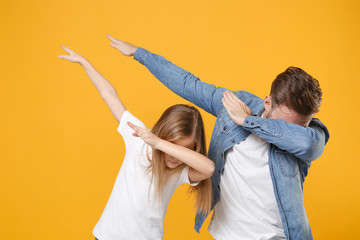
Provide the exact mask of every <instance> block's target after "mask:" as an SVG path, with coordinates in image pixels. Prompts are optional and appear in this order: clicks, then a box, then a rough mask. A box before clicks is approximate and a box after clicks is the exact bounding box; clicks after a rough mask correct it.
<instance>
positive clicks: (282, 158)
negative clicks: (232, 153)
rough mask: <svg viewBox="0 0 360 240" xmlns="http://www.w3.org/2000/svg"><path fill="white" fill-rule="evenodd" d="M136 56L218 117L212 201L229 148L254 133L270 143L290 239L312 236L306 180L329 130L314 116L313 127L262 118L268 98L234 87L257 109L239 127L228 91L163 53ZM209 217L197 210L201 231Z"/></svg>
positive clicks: (271, 165) (279, 201) (211, 151)
mask: <svg viewBox="0 0 360 240" xmlns="http://www.w3.org/2000/svg"><path fill="white" fill-rule="evenodd" d="M134 59H135V60H137V61H139V62H140V63H141V64H144V65H145V66H146V67H147V68H148V69H149V71H150V72H151V73H152V74H153V75H154V76H155V77H156V78H157V79H159V80H160V81H161V82H162V83H163V84H164V85H165V86H167V87H168V88H169V89H170V90H171V91H173V92H174V93H176V94H178V95H179V96H181V97H183V98H185V99H186V100H188V101H190V102H192V103H193V104H195V105H197V106H198V107H200V108H202V109H204V110H205V111H207V112H209V113H210V114H212V115H214V116H215V117H216V118H217V119H216V122H215V126H214V130H213V133H212V136H211V141H210V146H209V153H208V157H209V158H210V159H211V160H212V161H214V163H215V172H214V174H213V176H212V177H211V181H212V191H213V205H212V207H214V206H215V204H216V203H217V202H218V200H219V198H220V187H219V186H220V178H221V175H222V173H223V171H224V160H225V155H226V151H227V150H228V149H230V148H231V147H233V146H234V145H235V144H237V143H239V142H241V141H243V140H244V139H246V138H247V137H248V136H249V135H250V134H251V133H254V134H256V135H258V136H259V137H261V138H263V139H265V140H266V141H267V142H268V143H270V145H269V146H270V147H269V169H270V176H271V179H272V183H273V188H274V193H275V198H276V202H277V206H278V208H279V212H280V216H281V220H282V225H283V228H284V233H285V236H286V238H287V239H291V240H292V239H299V240H304V239H313V237H312V233H311V229H310V225H309V222H308V218H307V215H306V212H305V208H304V201H303V183H304V180H305V177H306V176H307V174H308V169H309V167H310V164H311V162H312V161H313V160H315V159H317V158H319V157H320V156H321V154H322V152H323V150H324V147H325V144H326V143H327V141H328V139H329V132H328V130H327V128H326V127H325V126H324V125H323V124H322V123H321V122H320V120H319V119H316V118H313V119H312V120H311V122H310V124H309V126H308V127H302V126H299V125H296V124H291V123H287V122H285V121H284V120H282V119H267V118H261V114H262V112H263V111H264V101H263V100H262V99H261V98H259V97H257V96H255V95H253V94H251V93H249V92H246V91H233V93H234V94H235V95H236V96H237V97H238V98H240V99H241V100H242V101H243V102H244V103H245V104H246V105H247V106H248V107H249V108H250V109H251V111H252V116H248V117H247V118H246V119H245V121H244V123H243V126H240V125H237V124H236V123H235V122H234V121H233V120H232V119H231V118H230V116H229V115H228V113H227V111H226V109H225V108H224V106H223V104H222V101H221V99H222V97H223V92H224V91H226V90H228V89H225V88H221V87H215V86H214V85H212V84H207V83H204V82H202V81H200V79H199V78H198V77H196V76H194V75H192V74H191V73H189V72H187V71H185V70H183V69H182V68H180V67H178V66H176V65H174V64H173V63H171V62H169V61H168V60H166V59H165V58H164V57H162V56H159V55H156V54H153V53H150V52H149V51H147V50H145V49H143V48H138V49H137V50H136V52H135V54H134ZM206 217H207V216H206V215H203V214H200V213H198V214H197V215H196V218H195V230H196V231H197V232H199V231H200V228H201V226H202V224H203V223H204V220H205V218H206Z"/></svg>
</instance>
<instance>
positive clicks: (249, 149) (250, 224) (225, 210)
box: [208, 134, 286, 240]
mask: <svg viewBox="0 0 360 240" xmlns="http://www.w3.org/2000/svg"><path fill="white" fill-rule="evenodd" d="M268 151H269V144H268V143H267V142H266V141H265V140H264V139H262V138H260V137H258V136H257V135H255V134H251V135H250V136H249V137H247V138H246V139H245V140H244V141H242V142H240V143H239V144H236V145H235V146H234V147H233V148H232V149H230V150H229V152H228V153H227V155H226V161H225V166H224V168H225V169H224V170H225V171H224V173H223V175H222V176H221V181H220V189H221V194H220V201H219V202H218V203H217V204H216V205H215V210H214V215H213V217H212V220H211V223H210V225H209V229H208V231H209V233H210V234H211V235H212V236H213V237H214V238H215V239H216V240H223V239H225V240H232V239H246V240H251V239H257V240H260V239H286V238H285V235H284V230H283V227H282V223H281V217H280V213H279V210H278V207H277V204H276V199H275V194H274V189H273V185H272V180H271V177H270V170H269V161H268Z"/></svg>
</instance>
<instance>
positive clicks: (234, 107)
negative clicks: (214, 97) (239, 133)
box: [222, 91, 251, 126]
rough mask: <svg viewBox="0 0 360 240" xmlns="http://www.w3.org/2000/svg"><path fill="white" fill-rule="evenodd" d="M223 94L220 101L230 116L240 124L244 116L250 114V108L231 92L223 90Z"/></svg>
mask: <svg viewBox="0 0 360 240" xmlns="http://www.w3.org/2000/svg"><path fill="white" fill-rule="evenodd" d="M223 95H224V97H223V98H222V102H223V104H224V107H225V109H226V111H227V112H228V114H229V116H230V118H231V119H232V120H233V121H234V122H235V123H237V124H238V125H240V126H242V125H243V122H244V120H245V118H246V117H247V116H250V115H251V110H250V108H249V107H248V106H246V104H245V103H244V102H243V101H241V100H240V99H239V98H238V97H237V96H236V95H235V94H234V93H232V92H229V91H225V92H224V93H223Z"/></svg>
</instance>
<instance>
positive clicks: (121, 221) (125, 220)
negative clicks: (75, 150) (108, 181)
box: [93, 111, 196, 240]
mask: <svg viewBox="0 0 360 240" xmlns="http://www.w3.org/2000/svg"><path fill="white" fill-rule="evenodd" d="M128 121H129V122H131V123H133V124H135V125H138V126H141V127H145V126H144V124H143V123H142V122H141V121H139V120H138V119H137V118H135V117H134V116H133V115H132V114H131V113H130V112H128V111H126V112H124V114H123V116H122V118H121V121H120V124H119V127H118V129H117V130H118V132H119V133H120V134H121V135H122V137H123V138H124V142H125V145H126V154H125V158H124V161H123V163H122V166H121V169H120V171H119V173H118V175H117V178H116V181H115V184H114V187H113V190H112V193H111V195H110V198H109V200H108V202H107V204H106V207H105V209H104V211H103V213H102V215H101V218H100V220H99V221H98V223H97V224H96V226H95V228H94V230H93V234H94V236H95V237H96V238H98V239H99V240H120V239H121V240H122V239H129V240H130V239H135V240H138V239H162V237H163V235H164V228H163V222H164V218H165V214H166V209H167V206H168V204H169V200H170V198H171V196H172V195H173V193H174V191H175V190H176V188H177V187H178V186H180V185H181V184H184V183H187V184H190V181H189V177H188V171H189V166H187V167H185V168H184V169H183V170H182V172H181V173H180V174H178V175H175V176H174V177H172V178H171V179H170V180H169V181H168V183H167V184H166V185H165V188H164V198H163V204H162V205H161V206H160V205H159V204H158V203H154V201H153V200H154V187H153V184H152V186H151V189H150V194H149V186H150V179H151V172H150V173H149V172H147V171H146V167H147V166H149V160H148V159H147V157H146V146H147V144H146V143H145V142H144V141H143V140H142V139H141V138H139V137H134V136H132V133H133V132H134V131H133V130H132V129H131V128H130V127H129V126H128V125H127V122H128ZM149 152H151V148H150V147H149ZM150 157H151V154H150ZM191 185H192V186H194V185H196V184H191Z"/></svg>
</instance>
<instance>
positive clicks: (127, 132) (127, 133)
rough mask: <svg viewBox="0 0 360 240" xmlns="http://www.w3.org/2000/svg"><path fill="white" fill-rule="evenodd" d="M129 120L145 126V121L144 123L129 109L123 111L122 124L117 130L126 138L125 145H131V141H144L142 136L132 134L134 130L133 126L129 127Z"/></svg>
mask: <svg viewBox="0 0 360 240" xmlns="http://www.w3.org/2000/svg"><path fill="white" fill-rule="evenodd" d="M127 122H131V123H133V124H134V125H137V126H140V127H144V128H145V125H144V123H142V122H141V121H140V120H139V119H137V118H136V117H134V115H132V114H131V113H130V112H129V111H127V110H126V111H125V112H124V113H123V115H122V116H121V119H120V124H119V126H118V128H117V131H118V132H119V133H120V134H121V136H122V137H123V139H124V142H125V145H126V146H129V143H133V142H137V141H139V142H143V140H142V139H141V138H139V137H134V136H133V135H132V134H133V133H134V130H133V129H132V128H131V127H129V125H128V124H127Z"/></svg>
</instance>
